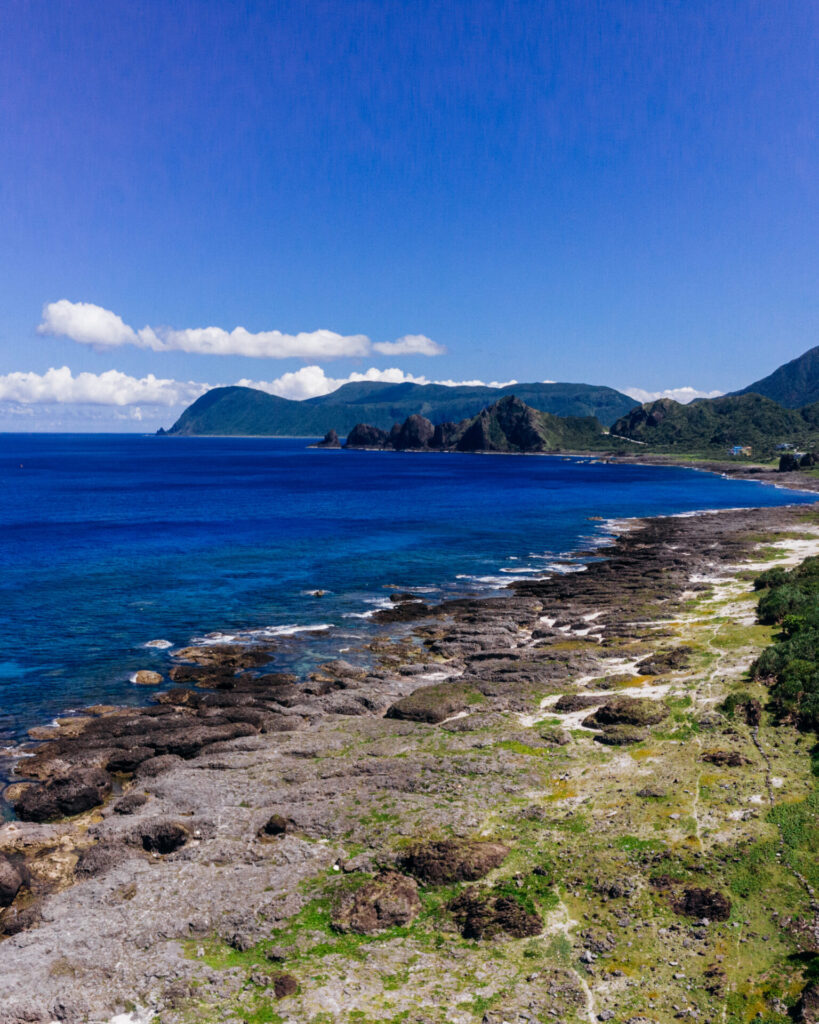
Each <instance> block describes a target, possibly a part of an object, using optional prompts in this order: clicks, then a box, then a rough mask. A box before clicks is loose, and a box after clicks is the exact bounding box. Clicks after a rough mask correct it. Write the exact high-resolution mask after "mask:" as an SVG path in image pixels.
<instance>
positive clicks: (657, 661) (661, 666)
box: [637, 647, 691, 676]
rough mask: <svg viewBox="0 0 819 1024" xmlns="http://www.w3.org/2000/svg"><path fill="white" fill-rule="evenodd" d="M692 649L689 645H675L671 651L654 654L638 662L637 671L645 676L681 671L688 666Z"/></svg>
mask: <svg viewBox="0 0 819 1024" xmlns="http://www.w3.org/2000/svg"><path fill="white" fill-rule="evenodd" d="M690 661H691V650H690V648H688V647H673V648H672V649H671V650H670V651H663V652H662V653H660V654H652V655H651V656H650V657H648V658H643V660H642V661H639V662H637V671H638V672H639V673H640V674H641V675H644V676H661V675H664V674H665V673H666V672H679V671H681V670H682V669H684V668H688V665H689V663H690Z"/></svg>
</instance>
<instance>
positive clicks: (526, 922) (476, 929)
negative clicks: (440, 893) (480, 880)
mask: <svg viewBox="0 0 819 1024" xmlns="http://www.w3.org/2000/svg"><path fill="white" fill-rule="evenodd" d="M449 910H450V911H451V913H452V915H453V917H454V918H455V922H456V924H457V925H458V928H459V929H460V932H461V935H463V937H464V938H465V939H492V938H494V937H495V936H496V935H501V934H503V935H509V936H510V937H511V938H515V939H523V938H526V937H527V936H533V935H539V934H540V933H541V931H543V921H542V920H541V918H540V917H539V916H538V914H536V913H534V912H532V911H530V910H527V909H526V907H524V906H523V905H522V904H521V903H520V902H518V900H516V899H515V898H514V897H512V896H508V895H499V894H496V893H494V892H493V891H492V890H491V889H490V890H489V891H488V892H482V891H480V890H479V889H476V888H470V889H467V890H466V892H463V893H461V895H460V896H457V897H456V898H455V899H454V900H453V901H452V902H451V903H450V904H449Z"/></svg>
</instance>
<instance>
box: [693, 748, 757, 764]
mask: <svg viewBox="0 0 819 1024" xmlns="http://www.w3.org/2000/svg"><path fill="white" fill-rule="evenodd" d="M700 760H701V761H707V762H708V763H709V764H715V765H718V766H719V767H720V768H739V767H741V766H742V765H743V764H749V763H750V762H749V760H748V758H747V757H743V755H742V754H740V753H739V751H738V750H707V751H706V752H705V753H704V754H703V755H702V756H701V757H700Z"/></svg>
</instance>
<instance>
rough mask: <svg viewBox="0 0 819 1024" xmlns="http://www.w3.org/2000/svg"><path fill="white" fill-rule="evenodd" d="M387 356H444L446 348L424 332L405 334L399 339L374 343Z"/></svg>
mask: <svg viewBox="0 0 819 1024" xmlns="http://www.w3.org/2000/svg"><path fill="white" fill-rule="evenodd" d="M373 348H374V349H375V351H376V352H381V354H382V355H385V356H442V355H443V354H444V352H446V349H445V348H444V346H443V345H439V344H438V342H437V341H433V340H432V338H427V337H426V335H424V334H405V335H404V337H403V338H399V339H398V340H397V341H379V342H376V344H375V345H373Z"/></svg>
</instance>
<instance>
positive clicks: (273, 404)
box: [168, 381, 634, 437]
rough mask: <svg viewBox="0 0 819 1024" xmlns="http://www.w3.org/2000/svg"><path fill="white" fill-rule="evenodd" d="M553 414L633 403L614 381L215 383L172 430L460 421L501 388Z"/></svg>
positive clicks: (304, 432) (619, 408)
mask: <svg viewBox="0 0 819 1024" xmlns="http://www.w3.org/2000/svg"><path fill="white" fill-rule="evenodd" d="M513 392H514V394H515V395H516V396H517V397H518V398H520V399H521V400H522V401H524V402H525V403H526V404H527V405H529V406H531V407H532V408H535V409H538V410H540V411H541V412H549V413H552V414H553V415H557V416H581V417H582V416H595V417H597V419H598V420H600V422H601V423H606V424H608V423H612V422H614V420H616V419H617V418H618V417H620V416H622V415H624V413H626V412H627V411H628V410H629V409H631V408H632V407H633V406H634V400H633V399H631V398H629V397H628V396H627V395H624V394H621V393H620V392H619V391H615V390H614V389H613V388H608V387H601V386H596V385H591V384H537V383H533V384H515V385H511V386H509V387H506V388H488V387H446V386H445V385H442V384H382V383H373V382H369V381H362V382H355V383H351V384H345V385H344V386H343V387H340V388H339V389H338V390H337V391H334V392H332V393H331V394H329V395H322V396H321V397H319V398H310V399H307V400H306V401H302V402H294V401H291V400H289V399H286V398H277V397H275V396H274V395H268V394H267V393H266V392H264V391H257V390H256V389H254V388H243V387H228V388H214V389H213V390H211V391H208V392H207V394H205V395H202V397H201V398H198V399H197V400H196V401H195V402H194V403H193V404H192V405H190V406H189V407H188V408H187V409H186V410H185V411H184V412H183V413H182V415H181V416H180V417H179V419H178V420H177V421H176V423H174V425H173V426H172V427H171V428H170V430H169V431H168V433H169V434H228V435H230V434H232V435H242V434H267V435H274V436H275V435H279V436H286V435H290V436H302V437H310V436H320V435H322V434H325V433H326V432H327V431H328V430H330V429H335V430H337V431H338V433H339V434H341V435H345V434H347V433H348V432H349V431H350V430H351V429H352V428H353V426H354V425H355V424H356V423H362V422H365V423H369V424H372V425H373V426H375V427H379V428H380V429H381V430H389V429H390V428H391V427H392V425H393V424H394V423H396V422H401V421H403V420H404V419H406V417H407V416H409V415H412V414H413V413H417V414H419V415H422V416H425V417H427V418H428V419H429V420H431V421H432V422H433V423H443V422H446V421H450V422H459V421H461V420H464V419H467V418H469V417H472V416H475V415H477V414H478V413H479V412H480V411H481V409H483V408H485V407H486V406H487V405H489V404H490V403H492V402H496V401H497V400H498V399H499V398H502V397H504V396H505V395H509V394H512V393H513Z"/></svg>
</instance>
